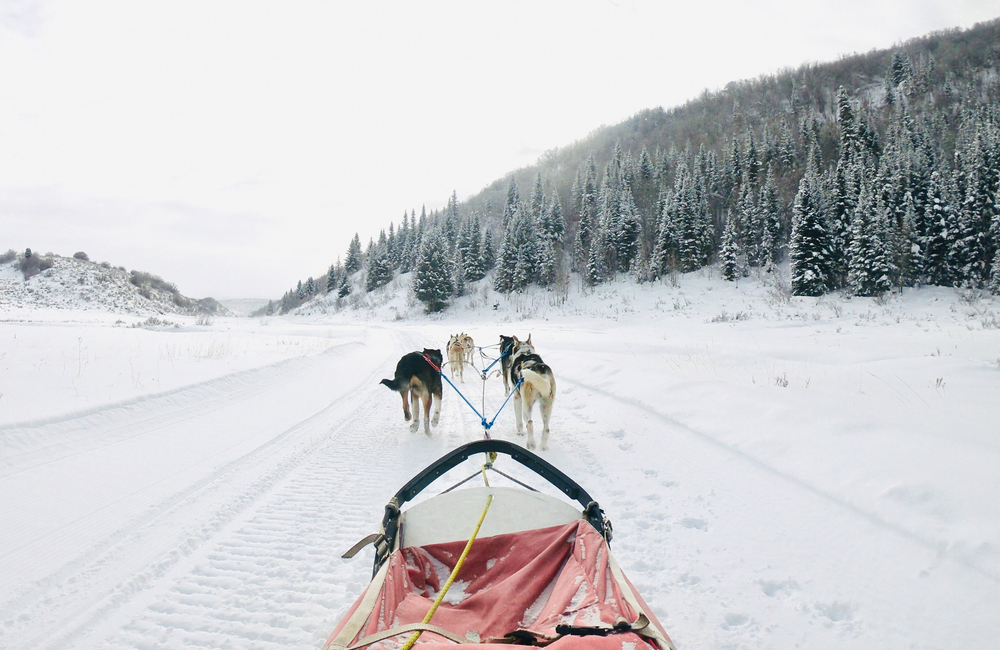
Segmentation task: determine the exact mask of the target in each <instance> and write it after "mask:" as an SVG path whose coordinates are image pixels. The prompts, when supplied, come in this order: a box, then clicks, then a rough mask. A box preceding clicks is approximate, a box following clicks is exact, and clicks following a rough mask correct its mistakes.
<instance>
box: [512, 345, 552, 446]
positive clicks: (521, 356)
mask: <svg viewBox="0 0 1000 650" xmlns="http://www.w3.org/2000/svg"><path fill="white" fill-rule="evenodd" d="M511 338H513V340H514V346H513V350H512V351H511V354H510V383H511V385H512V386H514V387H515V388H514V420H515V422H516V423H517V433H518V435H521V434H522V433H523V431H522V427H521V421H522V419H524V420H525V421H526V422H525V427H526V428H527V429H528V449H534V448H535V427H534V424H533V423H532V421H531V411H532V409H533V408H534V406H535V402H536V401H537V402H538V406H539V410H540V411H541V412H542V449H548V446H549V418H550V417H551V416H552V402H553V401H555V399H556V377H555V375H554V374H552V369H551V368H549V366H548V365H546V363H545V362H544V361H542V358H541V357H540V356H538V355H537V354H536V353H535V348H534V347H533V346H532V345H531V335H530V334H529V335H528V340H527V341H520V340H518V338H517V337H516V336H514V337H511ZM518 382H520V385H518Z"/></svg>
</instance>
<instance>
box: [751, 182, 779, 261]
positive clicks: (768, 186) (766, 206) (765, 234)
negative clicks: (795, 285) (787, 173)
mask: <svg viewBox="0 0 1000 650" xmlns="http://www.w3.org/2000/svg"><path fill="white" fill-rule="evenodd" d="M757 210H758V212H759V213H760V221H761V227H762V228H763V231H762V232H761V237H760V247H761V254H762V256H763V257H762V260H761V263H762V265H763V266H764V268H767V269H768V270H770V269H771V268H773V267H774V266H776V265H777V264H778V262H779V261H780V258H781V241H782V232H781V219H780V217H779V213H778V211H779V206H778V190H777V188H776V187H775V183H774V170H772V169H770V168H769V169H768V170H767V177H766V178H765V180H764V185H763V187H761V188H760V201H758V203H757Z"/></svg>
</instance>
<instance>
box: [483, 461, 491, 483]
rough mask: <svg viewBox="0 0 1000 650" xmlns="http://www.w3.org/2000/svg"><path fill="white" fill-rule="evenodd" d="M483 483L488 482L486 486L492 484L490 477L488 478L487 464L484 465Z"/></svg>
mask: <svg viewBox="0 0 1000 650" xmlns="http://www.w3.org/2000/svg"><path fill="white" fill-rule="evenodd" d="M483 483H485V484H486V487H489V486H490V479H488V478H486V465H483Z"/></svg>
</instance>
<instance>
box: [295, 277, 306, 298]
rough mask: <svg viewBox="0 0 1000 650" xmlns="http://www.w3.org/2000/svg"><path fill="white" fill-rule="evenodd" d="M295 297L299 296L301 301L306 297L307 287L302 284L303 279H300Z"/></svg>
mask: <svg viewBox="0 0 1000 650" xmlns="http://www.w3.org/2000/svg"><path fill="white" fill-rule="evenodd" d="M295 297H296V298H298V299H299V301H300V302H301V301H303V300H305V299H306V290H305V287H303V286H302V280H299V284H298V286H297V287H295Z"/></svg>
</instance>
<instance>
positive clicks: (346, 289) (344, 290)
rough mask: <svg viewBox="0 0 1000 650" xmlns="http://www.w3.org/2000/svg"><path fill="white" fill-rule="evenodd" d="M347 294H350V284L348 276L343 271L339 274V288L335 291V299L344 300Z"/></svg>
mask: <svg viewBox="0 0 1000 650" xmlns="http://www.w3.org/2000/svg"><path fill="white" fill-rule="evenodd" d="M349 293H351V283H350V279H349V274H348V273H347V271H346V270H345V271H344V272H343V273H341V274H340V287H339V288H338V289H337V297H338V298H346V297H347V295H348V294H349Z"/></svg>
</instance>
